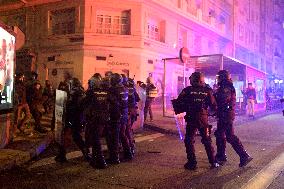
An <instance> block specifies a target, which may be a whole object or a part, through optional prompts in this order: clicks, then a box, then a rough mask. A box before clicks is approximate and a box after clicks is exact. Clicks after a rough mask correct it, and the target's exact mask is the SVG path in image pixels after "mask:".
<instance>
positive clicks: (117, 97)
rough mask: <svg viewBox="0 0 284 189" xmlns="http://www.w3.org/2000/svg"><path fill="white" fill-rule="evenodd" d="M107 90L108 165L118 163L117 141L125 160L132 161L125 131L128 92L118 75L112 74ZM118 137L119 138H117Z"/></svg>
mask: <svg viewBox="0 0 284 189" xmlns="http://www.w3.org/2000/svg"><path fill="white" fill-rule="evenodd" d="M110 83H111V87H110V89H109V101H110V128H109V129H108V132H109V135H108V137H107V138H108V140H107V142H108V143H109V147H110V148H109V151H110V163H114V164H117V163H120V161H119V154H118V153H119V139H120V140H121V143H122V146H123V150H124V157H125V159H132V153H131V151H130V146H129V141H128V138H127V137H126V136H125V129H126V124H127V119H128V90H127V88H125V87H124V86H123V84H122V77H121V75H120V74H118V73H115V74H112V77H111V80H110ZM119 136H120V138H119Z"/></svg>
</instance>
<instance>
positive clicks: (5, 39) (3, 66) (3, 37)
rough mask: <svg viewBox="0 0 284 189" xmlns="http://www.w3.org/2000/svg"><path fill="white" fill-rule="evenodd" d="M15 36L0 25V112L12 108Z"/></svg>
mask: <svg viewBox="0 0 284 189" xmlns="http://www.w3.org/2000/svg"><path fill="white" fill-rule="evenodd" d="M14 58H15V37H14V36H13V35H12V34H10V33H9V32H7V31H6V30H4V29H3V28H2V27H1V26H0V112H2V111H3V110H11V109H12V108H13V88H14V85H13V81H14V78H13V76H14Z"/></svg>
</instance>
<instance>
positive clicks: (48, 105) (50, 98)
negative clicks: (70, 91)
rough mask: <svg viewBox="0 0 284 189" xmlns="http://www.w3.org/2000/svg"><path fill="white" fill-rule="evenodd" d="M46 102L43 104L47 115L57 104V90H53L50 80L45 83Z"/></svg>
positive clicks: (44, 94)
mask: <svg viewBox="0 0 284 189" xmlns="http://www.w3.org/2000/svg"><path fill="white" fill-rule="evenodd" d="M42 95H43V96H44V97H45V99H46V100H45V101H44V102H43V107H44V111H45V113H49V112H50V111H51V110H53V108H54V103H55V90H54V89H53V87H52V85H51V82H50V81H49V80H46V81H45V87H44V89H43V94H42Z"/></svg>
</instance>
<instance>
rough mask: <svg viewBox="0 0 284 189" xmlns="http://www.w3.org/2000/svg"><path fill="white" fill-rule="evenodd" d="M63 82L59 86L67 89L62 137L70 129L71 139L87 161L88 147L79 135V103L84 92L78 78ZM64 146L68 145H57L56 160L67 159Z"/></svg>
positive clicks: (81, 127) (81, 110) (80, 130)
mask: <svg viewBox="0 0 284 189" xmlns="http://www.w3.org/2000/svg"><path fill="white" fill-rule="evenodd" d="M64 83H65V84H63V83H62V84H61V88H62V89H65V90H67V91H68V93H67V102H66V113H65V124H64V127H65V128H64V137H65V138H67V137H69V136H68V135H69V134H70V131H71V134H72V138H73V141H74V142H75V144H76V145H77V146H78V148H79V149H80V150H81V152H82V154H83V156H84V158H85V160H87V161H89V160H90V157H89V149H88V148H87V146H86V143H85V141H84V140H83V138H82V136H81V132H82V130H83V125H82V123H81V118H82V112H83V107H82V106H81V103H82V100H83V98H84V96H85V92H84V89H83V87H82V85H81V82H80V81H79V79H78V78H72V79H71V80H66V82H64ZM66 147H68V145H61V146H60V147H59V154H58V155H57V156H56V158H55V160H56V161H58V162H65V161H67V159H66V149H65V148H66Z"/></svg>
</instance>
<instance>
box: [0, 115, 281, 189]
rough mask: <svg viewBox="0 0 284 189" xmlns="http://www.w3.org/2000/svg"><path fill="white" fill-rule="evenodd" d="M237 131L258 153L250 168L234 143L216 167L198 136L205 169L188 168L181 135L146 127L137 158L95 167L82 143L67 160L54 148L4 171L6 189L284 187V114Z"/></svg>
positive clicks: (200, 163) (200, 164)
mask: <svg viewBox="0 0 284 189" xmlns="http://www.w3.org/2000/svg"><path fill="white" fill-rule="evenodd" d="M236 133H237V135H238V136H239V137H240V138H241V140H242V142H243V144H244V146H245V147H246V149H247V151H248V152H249V153H250V154H251V155H252V156H253V157H254V159H253V161H252V162H251V163H250V164H249V165H248V166H247V167H245V168H239V167H238V163H239V159H238V157H237V155H236V154H235V153H234V152H233V150H232V148H231V146H230V145H228V146H227V155H228V159H229V160H228V162H227V163H226V164H225V165H224V166H223V167H221V168H219V169H215V170H210V169H209V164H208V163H207V158H206V153H205V150H204V148H203V146H202V144H201V142H200V137H197V138H196V154H197V158H198V167H199V168H198V170H197V171H188V170H185V169H184V168H183V165H184V163H185V162H186V154H185V148H184V144H183V142H182V141H180V140H179V138H178V137H177V136H173V135H165V134H161V133H157V132H153V131H144V132H143V133H141V134H138V135H136V142H137V154H136V157H135V159H134V160H133V161H131V162H122V163H121V164H120V165H116V166H109V167H108V168H107V169H105V170H95V169H93V168H91V167H90V166H89V164H88V163H87V162H84V161H83V158H82V157H81V153H80V152H79V151H78V149H76V148H73V149H71V150H70V152H69V154H68V159H69V162H68V163H65V164H58V163H55V162H54V160H53V157H54V152H53V150H52V149H48V150H47V151H46V152H44V154H42V155H41V157H40V158H39V159H37V160H36V161H33V162H31V163H30V164H28V165H26V166H25V167H22V168H14V169H13V170H11V171H9V172H2V173H1V174H0V188H3V189H6V188H17V189H20V188H29V189H33V188H34V189H41V188H50V189H57V188H72V189H73V188H163V189H164V188H202V189H203V188H212V189H218V188H229V189H239V188H242V187H243V188H258V189H260V188H266V187H267V186H269V185H270V186H269V187H268V188H269V189H279V188H284V186H283V182H284V175H283V170H284V163H283V161H284V154H283V153H284V117H283V116H282V115H281V114H273V115H270V116H266V117H263V118H260V119H258V120H256V121H253V122H248V123H245V124H242V125H239V126H237V127H236ZM213 139H214V137H213ZM214 143H215V139H214ZM281 171H282V172H281Z"/></svg>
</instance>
